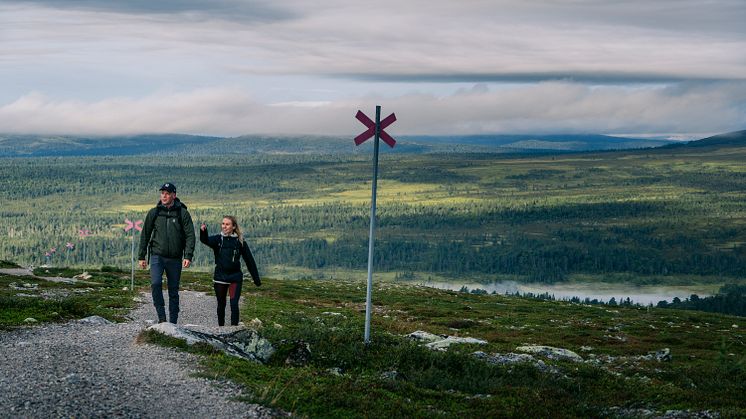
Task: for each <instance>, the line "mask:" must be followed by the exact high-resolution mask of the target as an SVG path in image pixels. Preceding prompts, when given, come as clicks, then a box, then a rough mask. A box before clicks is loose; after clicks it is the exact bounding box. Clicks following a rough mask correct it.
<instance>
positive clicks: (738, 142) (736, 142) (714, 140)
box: [682, 130, 746, 147]
mask: <svg viewBox="0 0 746 419" xmlns="http://www.w3.org/2000/svg"><path fill="white" fill-rule="evenodd" d="M682 146H684V147H722V146H737V147H744V146H746V130H743V131H734V132H729V133H726V134H718V135H713V136H712V137H707V138H703V139H701V140H696V141H689V142H687V143H686V144H683V145H682Z"/></svg>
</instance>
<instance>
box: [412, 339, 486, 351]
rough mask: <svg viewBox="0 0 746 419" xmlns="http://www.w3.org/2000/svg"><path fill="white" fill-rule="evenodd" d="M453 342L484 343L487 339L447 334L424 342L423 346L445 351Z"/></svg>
mask: <svg viewBox="0 0 746 419" xmlns="http://www.w3.org/2000/svg"><path fill="white" fill-rule="evenodd" d="M455 343H474V344H477V345H486V344H487V341H486V340H481V339H476V338H461V337H456V336H448V337H447V338H445V339H441V340H438V341H435V342H430V343H426V344H425V347H426V348H429V349H434V350H437V351H445V350H446V349H448V347H449V346H451V345H453V344H455Z"/></svg>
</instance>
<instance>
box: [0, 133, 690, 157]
mask: <svg viewBox="0 0 746 419" xmlns="http://www.w3.org/2000/svg"><path fill="white" fill-rule="evenodd" d="M397 141H398V143H397V145H396V147H394V148H393V149H389V148H388V146H386V145H385V144H382V145H381V147H383V148H384V149H385V150H386V151H387V152H389V153H390V152H393V153H412V154H418V153H557V152H581V151H600V150H625V149H638V148H651V147H660V146H664V145H667V144H671V143H672V141H668V140H660V139H639V138H624V137H613V136H608V135H595V134H585V135H466V136H400V137H399V136H397ZM703 141H704V140H703ZM369 148H370V141H369V142H367V143H365V144H363V145H361V146H359V147H356V146H355V145H354V143H353V141H352V137H340V136H303V135H299V136H266V135H247V136H241V137H233V138H224V137H208V136H197V135H182V134H149V135H132V136H113V137H104V136H100V137H95V136H54V135H7V134H6V135H3V134H0V157H38V156H102V155H140V154H180V155H183V154H186V155H204V154H355V153H365V152H368V151H369Z"/></svg>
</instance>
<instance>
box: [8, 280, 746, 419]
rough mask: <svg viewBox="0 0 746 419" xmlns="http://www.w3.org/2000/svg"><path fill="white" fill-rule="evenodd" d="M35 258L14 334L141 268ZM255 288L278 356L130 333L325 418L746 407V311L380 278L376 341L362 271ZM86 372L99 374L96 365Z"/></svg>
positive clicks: (90, 303) (119, 299)
mask: <svg viewBox="0 0 746 419" xmlns="http://www.w3.org/2000/svg"><path fill="white" fill-rule="evenodd" d="M34 273H35V274H36V275H38V276H37V277H28V276H24V277H18V276H15V275H12V274H2V273H0V301H1V302H2V305H0V334H2V333H7V332H3V331H2V330H3V329H8V328H18V327H28V326H21V325H23V324H28V321H26V322H24V319H25V318H28V317H33V318H35V319H37V320H38V321H40V322H63V321H69V320H74V319H79V318H83V317H86V316H89V315H91V314H98V315H101V316H104V317H106V318H108V319H110V320H116V321H122V320H124V319H126V313H127V312H128V310H129V308H130V307H132V306H133V305H135V303H134V302H133V300H132V294H130V292H129V291H128V290H127V289H126V288H125V289H124V290H122V287H127V286H129V281H130V278H129V272H121V271H116V270H112V269H110V268H107V269H104V270H91V271H90V274H91V275H92V276H91V277H90V278H87V279H85V282H80V281H78V282H75V281H73V280H69V281H61V280H60V278H64V277H67V278H70V277H71V276H72V275H74V274H76V273H79V271H75V270H68V269H47V270H44V269H37V270H36V271H35V272H34ZM42 276H44V277H52V279H53V280H48V279H44V278H42ZM361 278H364V277H361ZM135 284H136V287H137V288H138V290H139V291H141V292H148V289H149V281H148V276H147V272H145V271H138V272H137V278H136V282H135ZM182 288H183V289H190V290H196V291H205V292H208V293H209V294H211V293H212V291H211V277H210V275H209V274H207V273H195V272H193V271H190V270H186V271H185V273H184V277H183V278H182ZM102 301H105V303H102ZM242 302H243V305H242V310H241V315H242V317H241V320H242V321H243V322H244V323H245V324H246V325H249V327H250V328H253V329H254V330H257V331H258V332H259V333H260V334H261V335H262V336H263V337H264V338H266V339H268V340H269V342H270V343H272V345H273V346H274V348H275V349H276V351H275V353H274V355H272V357H271V358H270V359H269V361H268V362H266V363H265V364H255V363H250V362H247V361H245V360H242V359H240V358H236V357H232V356H226V355H222V354H219V353H216V352H215V351H213V350H211V349H209V348H205V347H189V346H187V345H186V344H185V343H184V342H183V341H179V340H174V339H167V338H164V337H162V336H161V335H159V334H157V333H154V332H146V333H144V334H142V335H141V336H140V337H138V338H137V339H136V340H135V336H131V337H130V338H129V339H127V340H126V341H127V342H132V341H135V342H137V343H136V344H135V345H137V344H142V342H150V343H158V344H161V345H168V346H174V347H177V348H180V349H181V350H187V351H189V352H193V353H195V354H198V355H199V356H200V358H199V359H200V360H201V361H200V362H201V364H202V366H203V367H204V370H203V371H204V372H203V374H204V376H206V377H211V378H226V379H229V380H232V381H234V382H236V383H238V384H240V385H241V386H243V387H244V388H245V389H246V390H247V391H246V392H244V395H245V397H244V399H245V400H246V401H247V402H250V403H259V404H262V405H264V406H267V407H271V408H279V409H282V410H284V411H287V412H292V413H294V414H296V415H299V416H307V417H314V418H334V417H353V416H368V417H431V416H433V415H434V414H437V416H438V417H445V418H463V417H557V418H564V417H568V418H570V417H621V418H653V417H670V418H704V417H707V418H710V417H743V416H744V415H746V408H745V406H746V398H745V397H746V349H745V348H746V346H745V345H744V342H745V341H746V337H745V336H744V328H745V327H746V323H745V322H744V319H743V318H737V317H731V316H725V315H716V314H708V313H699V312H691V311H679V310H670V309H658V308H643V307H621V306H620V307H608V306H589V305H583V304H574V303H566V302H553V301H539V300H531V299H525V298H518V297H510V296H503V295H475V294H469V293H459V292H452V291H440V290H434V289H429V288H424V287H414V286H407V285H402V284H398V283H395V282H390V281H380V280H378V279H376V281H375V286H374V289H373V303H374V312H373V315H372V324H371V342H370V344H369V345H365V344H364V343H363V342H362V337H363V325H364V317H365V283H364V280H363V279H359V280H355V281H339V280H303V281H287V280H282V278H280V279H273V278H265V279H264V281H263V284H262V286H261V287H260V288H256V287H254V286H250V287H247V289H246V290H245V291H244V293H243V295H242ZM189 308H190V307H189V306H185V307H183V309H182V310H183V311H184V312H185V313H184V314H185V315H187V314H188V313H186V312H188V311H189ZM415 332H416V333H415ZM446 336H450V338H449V339H448V340H444V338H445V337H446ZM29 344H32V345H33V342H30V343H29ZM85 345H86V341H81V342H78V343H77V344H76V347H81V348H83V349H84V350H85ZM437 348H441V349H440V350H438V349H437ZM39 362H47V361H44V360H40V361H39ZM92 367H93V366H92ZM78 374H79V376H82V377H85V376H87V375H88V373H87V371H86V369H85V368H81V369H80V370H78ZM54 378H55V377H50V378H49V379H54ZM664 415H665V416H664Z"/></svg>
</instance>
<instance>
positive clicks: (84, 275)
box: [47, 271, 92, 281]
mask: <svg viewBox="0 0 746 419" xmlns="http://www.w3.org/2000/svg"><path fill="white" fill-rule="evenodd" d="M47 272H48V271H47ZM91 278H92V276H91V274H89V273H88V272H83V273H81V274H77V275H75V276H74V277H73V279H82V280H84V281H85V280H87V279H91Z"/></svg>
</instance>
